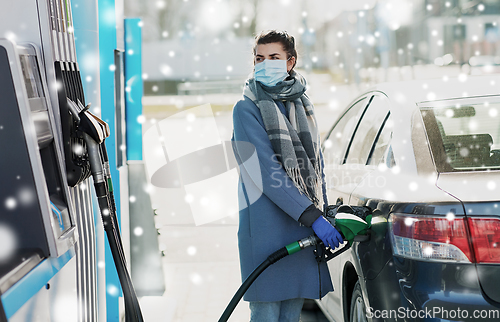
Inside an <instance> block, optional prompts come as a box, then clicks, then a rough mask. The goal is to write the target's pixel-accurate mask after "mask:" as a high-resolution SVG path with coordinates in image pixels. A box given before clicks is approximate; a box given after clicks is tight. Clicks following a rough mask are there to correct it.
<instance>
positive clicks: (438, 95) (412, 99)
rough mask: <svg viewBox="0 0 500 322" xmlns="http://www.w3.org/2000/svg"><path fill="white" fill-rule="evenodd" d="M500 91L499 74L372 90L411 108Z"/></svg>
mask: <svg viewBox="0 0 500 322" xmlns="http://www.w3.org/2000/svg"><path fill="white" fill-rule="evenodd" d="M499 87H500V75H498V74H497V75H488V76H469V75H466V74H461V75H459V76H458V77H453V78H451V77H450V78H448V77H443V78H440V79H426V80H412V81H401V82H391V83H380V84H377V85H375V86H374V87H373V88H372V90H375V91H381V92H383V93H385V94H386V95H387V96H388V97H389V99H391V101H392V102H393V103H396V104H398V103H400V104H401V103H405V104H407V103H421V102H429V101H439V100H446V99H458V98H465V97H474V96H488V95H499V94H500V91H499ZM400 104H398V105H400ZM411 105H413V106H415V105H414V104H411Z"/></svg>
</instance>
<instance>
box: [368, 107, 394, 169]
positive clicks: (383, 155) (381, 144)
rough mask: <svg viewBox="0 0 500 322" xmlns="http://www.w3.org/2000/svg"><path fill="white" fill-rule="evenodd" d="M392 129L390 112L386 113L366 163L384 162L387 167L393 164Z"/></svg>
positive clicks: (376, 163)
mask: <svg viewBox="0 0 500 322" xmlns="http://www.w3.org/2000/svg"><path fill="white" fill-rule="evenodd" d="M393 130H394V122H393V121H392V120H391V117H390V114H387V117H386V119H385V120H384V124H383V125H382V131H381V132H380V134H379V135H378V137H377V138H376V142H375V145H374V146H373V148H372V152H371V155H370V156H369V157H368V162H367V164H369V165H379V164H385V165H386V166H387V167H388V168H391V167H393V166H394V165H395V161H394V153H392V145H391V140H392V132H393Z"/></svg>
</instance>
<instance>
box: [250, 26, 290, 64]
mask: <svg viewBox="0 0 500 322" xmlns="http://www.w3.org/2000/svg"><path fill="white" fill-rule="evenodd" d="M275 42H279V43H280V44H281V45H282V46H283V50H284V51H285V52H286V55H287V59H290V57H295V63H294V65H293V67H292V69H293V68H294V67H295V64H296V63H297V50H296V49H295V38H293V36H290V35H289V34H288V33H287V32H286V31H280V30H268V31H262V32H261V33H260V34H258V35H257V36H255V44H254V46H253V55H254V56H255V54H256V51H257V46H258V45H264V44H271V43H275Z"/></svg>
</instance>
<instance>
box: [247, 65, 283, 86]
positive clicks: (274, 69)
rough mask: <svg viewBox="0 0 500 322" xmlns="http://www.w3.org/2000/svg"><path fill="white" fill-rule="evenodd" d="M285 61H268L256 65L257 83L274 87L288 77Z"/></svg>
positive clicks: (255, 75)
mask: <svg viewBox="0 0 500 322" xmlns="http://www.w3.org/2000/svg"><path fill="white" fill-rule="evenodd" d="M287 61H288V60H283V59H274V60H270V59H266V60H264V61H263V62H262V63H258V64H256V65H255V71H254V77H255V80H256V81H259V82H261V83H262V84H263V85H266V86H274V85H276V84H277V83H279V82H281V81H282V80H284V79H285V78H286V77H287V76H288V72H287V70H286V62H287Z"/></svg>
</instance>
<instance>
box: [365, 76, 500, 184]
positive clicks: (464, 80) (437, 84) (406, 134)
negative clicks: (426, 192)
mask: <svg viewBox="0 0 500 322" xmlns="http://www.w3.org/2000/svg"><path fill="white" fill-rule="evenodd" d="M499 87H500V75H491V76H469V75H465V74H463V75H460V76H459V77H454V78H441V79H427V80H412V81H401V82H391V83H380V84H377V85H375V86H374V87H372V88H371V89H370V90H368V91H366V92H365V93H369V92H372V93H374V92H382V93H384V94H385V95H387V97H388V98H389V101H390V104H389V106H388V108H389V110H390V112H391V118H392V120H393V121H394V127H393V131H394V138H393V140H392V147H393V152H394V155H395V156H396V158H397V159H399V162H398V166H399V167H400V168H401V170H402V172H403V173H414V174H416V173H417V163H416V160H415V156H414V150H413V147H412V145H413V144H409V143H410V142H412V130H411V129H412V126H411V124H412V121H411V119H412V115H413V113H414V112H416V110H417V109H418V106H419V105H420V104H422V105H428V102H433V101H442V100H453V99H460V98H466V97H478V96H490V95H500V91H499ZM420 157H421V158H422V157H423V156H420ZM428 158H431V156H430V154H429V156H428Z"/></svg>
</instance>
